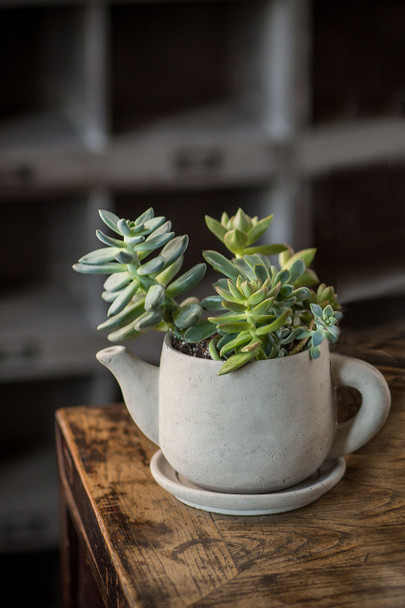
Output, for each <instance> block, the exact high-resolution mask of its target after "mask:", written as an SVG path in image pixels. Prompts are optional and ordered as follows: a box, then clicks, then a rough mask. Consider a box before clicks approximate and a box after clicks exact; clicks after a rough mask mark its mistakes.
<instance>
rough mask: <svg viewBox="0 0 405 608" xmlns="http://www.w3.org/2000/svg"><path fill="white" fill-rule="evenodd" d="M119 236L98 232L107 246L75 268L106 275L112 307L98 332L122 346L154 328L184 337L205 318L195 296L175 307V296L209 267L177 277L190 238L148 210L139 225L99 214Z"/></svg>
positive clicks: (107, 297) (108, 213)
mask: <svg viewBox="0 0 405 608" xmlns="http://www.w3.org/2000/svg"><path fill="white" fill-rule="evenodd" d="M99 214H100V217H101V219H102V221H103V222H104V224H106V226H107V227H108V228H110V230H112V231H113V232H114V233H115V237H112V236H109V235H106V234H104V233H103V232H102V231H101V230H97V232H96V236H97V238H98V239H99V240H100V241H101V242H102V243H103V244H104V245H106V246H105V247H102V248H101V249H97V250H95V251H92V252H91V253H88V254H87V255H85V256H83V257H82V258H80V260H79V261H78V263H77V264H74V265H73V269H74V270H76V271H77V272H80V273H84V274H108V275H110V276H109V277H108V278H107V280H106V281H105V283H104V292H103V293H102V297H103V299H104V300H105V301H106V302H108V303H109V304H110V306H109V309H108V313H107V316H108V318H107V320H106V321H104V322H103V323H101V324H100V325H99V326H98V328H97V329H98V330H99V331H106V332H110V333H109V335H108V339H109V340H111V341H113V342H120V341H123V340H129V339H133V338H137V337H138V336H140V335H142V334H143V333H145V332H146V331H148V330H150V329H155V330H159V331H165V332H166V331H169V332H170V333H172V334H173V335H175V336H176V337H179V338H181V337H182V336H183V334H184V333H185V331H186V330H187V329H188V328H190V327H192V326H193V325H195V324H196V323H197V322H198V321H199V320H200V318H201V313H202V308H201V306H200V304H199V302H198V299H196V298H192V299H190V298H188V299H187V300H185V301H184V302H182V303H180V304H179V303H177V301H176V300H175V298H176V297H177V296H179V295H181V294H182V293H184V292H186V291H188V290H189V289H192V288H193V287H194V286H195V285H197V284H198V283H199V281H200V280H201V279H202V278H203V276H204V274H205V272H206V264H204V263H201V264H197V265H195V266H193V267H192V268H191V269H190V270H188V271H187V272H185V273H183V274H181V275H180V276H178V277H177V278H175V277H176V275H177V274H178V273H179V272H180V270H181V268H182V265H183V257H184V256H183V254H184V252H185V250H186V249H187V246H188V236H187V235H183V236H175V233H174V232H172V230H171V222H170V221H166V218H165V217H163V216H159V217H155V214H154V210H153V209H152V208H150V209H147V210H146V211H145V212H144V213H142V214H141V215H140V216H139V217H138V218H137V219H136V220H135V221H130V220H126V219H123V218H119V217H118V216H117V215H115V214H114V213H112V212H111V211H103V210H100V211H99Z"/></svg>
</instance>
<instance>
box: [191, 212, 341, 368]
mask: <svg viewBox="0 0 405 608" xmlns="http://www.w3.org/2000/svg"><path fill="white" fill-rule="evenodd" d="M271 219H272V216H269V217H267V218H265V220H258V219H257V218H250V217H249V216H247V214H246V213H244V212H243V211H242V210H241V209H239V210H238V212H237V214H236V215H235V216H234V217H232V218H229V217H228V216H227V215H224V214H223V216H222V218H221V222H218V221H217V220H213V219H212V218H210V217H206V223H207V226H208V228H209V229H210V230H211V231H212V232H213V233H214V234H216V236H218V238H219V239H220V240H221V242H222V243H223V244H224V245H225V246H226V247H227V248H228V249H229V250H230V251H231V252H232V253H233V254H234V256H235V257H234V258H232V259H230V260H229V259H228V258H226V257H225V256H224V255H222V254H221V253H218V252H216V251H205V252H204V253H203V255H204V258H205V260H206V261H207V262H208V263H209V264H210V265H211V266H212V268H213V269H214V270H216V271H217V272H219V273H220V274H222V275H223V277H224V278H221V279H219V280H218V281H217V282H216V283H215V284H214V288H215V291H216V294H215V295H212V296H209V297H207V298H205V299H204V300H202V302H201V305H202V307H203V308H205V309H206V310H208V311H215V312H216V313H217V314H216V315H215V316H212V317H210V316H209V317H208V319H207V320H205V321H201V322H200V323H198V324H196V325H195V326H194V327H192V328H190V329H188V330H187V331H186V332H185V336H184V337H185V339H186V340H188V341H191V342H194V341H198V340H201V339H206V338H211V341H210V353H211V357H212V358H213V359H216V360H224V364H223V366H222V367H221V370H220V372H219V374H220V375H222V374H227V373H229V372H231V371H233V370H236V369H238V368H240V367H242V366H243V365H245V364H246V363H248V362H249V361H252V360H261V359H273V358H276V357H284V356H290V355H293V354H296V353H298V352H300V351H301V350H304V349H308V350H309V351H310V355H311V357H312V358H317V357H319V355H320V349H319V345H320V343H321V342H322V340H323V339H324V338H326V339H327V340H328V341H329V342H334V341H336V339H337V337H338V335H339V330H338V327H337V323H338V321H339V319H340V318H341V312H340V305H339V303H338V301H337V297H336V294H335V292H334V290H333V288H332V287H326V286H325V285H324V284H322V285H320V286H319V288H318V290H317V291H316V292H315V291H314V290H313V289H311V287H312V286H313V285H314V284H316V283H318V282H319V279H318V277H317V276H316V274H315V272H314V271H313V270H312V269H310V268H309V266H310V264H311V262H312V260H313V259H314V256H315V253H316V250H315V249H305V250H302V251H299V252H296V253H294V251H293V250H292V249H291V248H290V247H288V246H286V245H282V244H276V245H263V246H257V245H254V242H255V240H257V239H258V238H259V237H260V236H262V235H263V234H264V233H265V231H266V230H267V228H268V227H269V225H270V223H271ZM241 234H242V235H243V236H242V237H241V236H240V235H241ZM228 235H230V236H228ZM276 253H279V260H278V261H279V266H278V267H276V266H275V265H273V264H272V263H271V261H270V259H269V255H273V254H276ZM210 325H211V327H210Z"/></svg>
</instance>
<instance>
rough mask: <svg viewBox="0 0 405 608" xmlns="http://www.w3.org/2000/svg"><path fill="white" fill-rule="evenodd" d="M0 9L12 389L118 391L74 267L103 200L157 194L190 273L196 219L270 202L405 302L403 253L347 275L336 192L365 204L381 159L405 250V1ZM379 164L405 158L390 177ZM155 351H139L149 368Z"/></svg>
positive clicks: (132, 200) (5, 332)
mask: <svg viewBox="0 0 405 608" xmlns="http://www.w3.org/2000/svg"><path fill="white" fill-rule="evenodd" d="M380 14H381V15H380ZM0 16H1V18H0V53H1V55H2V57H3V58H4V57H6V58H7V61H4V60H3V66H2V68H3V79H4V80H3V82H2V95H1V99H0V193H1V198H0V218H1V220H2V227H3V233H4V234H3V247H4V253H5V255H4V254H3V261H2V262H1V263H0V268H1V283H0V293H1V296H2V297H1V303H0V327H1V332H0V391H3V394H4V395H7V394H9V395H10V394H11V397H10V398H12V392H11V393H10V392H9V389H10V387H13V386H16V385H17V384H18V383H20V384H21V385H22V386H24V385H26V387H27V398H28V395H29V394H33V395H34V394H35V391H34V392H32V386H33V385H34V384H35V383H37V385H39V384H41V383H43V382H47V381H50V382H52V383H54V382H56V383H57V382H60V383H61V385H62V384H63V385H64V386H66V382H67V383H69V381H70V382H71V386H72V391H73V388H75V391H76V388H78V387H79V390H78V391H76V392H74V393H72V395H73V394H74V396H75V399H78V400H80V401H81V402H82V403H91V402H97V401H101V400H102V401H103V402H106V401H108V400H109V398H110V396H111V398H113V397H114V395H115V382H114V381H113V380H112V379H110V376H109V374H108V372H107V371H106V370H104V368H101V366H100V365H99V364H98V363H97V362H96V360H95V358H94V353H95V352H96V351H97V350H98V349H99V348H101V347H102V346H105V345H106V341H105V339H104V337H103V336H99V335H97V334H96V332H95V329H94V328H95V326H96V325H97V323H98V322H99V321H101V320H102V319H103V318H104V314H105V312H104V307H103V304H102V303H101V302H100V297H99V294H100V285H101V282H102V281H101V280H100V279H98V278H94V280H93V279H90V278H89V277H81V276H79V275H75V273H73V272H72V271H71V264H72V263H73V262H74V261H76V259H77V258H78V257H80V256H81V255H82V254H83V253H85V252H87V251H89V250H91V249H92V248H95V247H96V246H97V241H96V239H95V237H94V236H93V235H94V232H95V229H96V228H97V227H99V226H100V222H99V221H98V216H97V212H96V211H97V209H98V208H109V209H111V210H115V211H116V212H117V213H118V214H119V215H121V216H127V217H135V216H136V215H137V214H138V213H140V212H141V211H142V210H143V209H144V208H145V207H146V206H149V205H151V204H152V205H153V206H154V207H155V210H156V212H157V213H160V214H164V215H166V216H167V217H169V218H170V219H172V221H173V225H174V229H175V230H176V232H177V233H178V234H182V233H188V234H189V235H190V247H189V258H188V263H189V264H190V266H191V265H192V264H193V263H196V262H198V261H200V259H201V258H200V250H201V226H202V221H203V216H204V214H205V213H209V214H211V215H214V216H215V215H218V214H219V213H220V211H222V209H227V210H228V212H231V213H232V212H234V211H235V210H236V209H237V208H238V207H239V206H242V207H244V208H245V209H246V210H247V211H248V212H251V213H252V214H255V213H257V214H259V215H264V214H268V213H274V214H275V221H274V224H273V225H272V229H273V234H272V238H274V239H275V240H277V241H285V242H289V243H290V244H292V245H293V246H294V247H295V248H300V247H306V246H309V245H312V244H315V245H317V246H318V247H319V249H320V250H322V251H323V252H324V253H325V252H326V259H327V260H328V266H327V267H326V268H322V267H321V268H320V270H322V271H325V273H326V277H325V280H331V281H335V280H337V285H338V288H339V289H341V293H340V295H341V297H342V299H344V300H346V301H347V300H350V299H351V298H355V299H358V298H362V297H368V296H371V295H373V294H377V295H378V293H379V290H380V291H381V289H383V291H384V293H387V292H392V293H394V292H395V293H398V292H400V293H405V286H404V285H403V281H402V279H403V273H404V269H403V263H401V261H400V260H399V263H398V264H397V267H396V269H395V271H394V270H393V271H392V273H391V275H389V276H387V273H386V272H385V274H384V271H381V272H382V274H384V277H385V278H384V283H383V284H382V283H381V282H380V283H379V284H378V286H376V280H377V283H378V276H379V275H377V276H376V274H375V273H374V272H373V270H374V267H373V268H372V269H371V275H372V276H371V277H368V276H367V272H364V263H363V262H362V261H361V259H362V258H361V252H360V253H359V252H358V251H357V252H356V253H355V254H353V255H356V256H357V259H360V264H359V266H358V267H356V265H355V264H352V263H351V260H348V259H347V257H344V256H343V255H340V253H339V252H340V248H341V247H342V243H343V242H345V238H344V233H345V231H346V230H347V228H346V226H345V222H344V221H343V220H342V218H341V220H340V222H334V221H333V217H334V213H335V209H336V208H337V207H338V205H340V202H339V200H337V194H335V193H338V192H341V193H342V195H344V196H345V197H346V199H345V200H346V201H347V202H346V203H345V204H346V207H344V206H343V207H340V208H341V209H344V212H345V213H349V212H350V209H352V210H353V209H354V207H355V206H356V204H357V202H358V203H359V209H362V210H363V211H362V213H364V212H366V213H367V209H368V211H370V207H368V208H367V201H366V199H367V197H368V196H369V194H370V191H369V190H368V189H367V188H366V187H365V188H364V189H363V190H362V189H361V188H360V189H359V188H357V189H356V188H354V189H353V183H354V182H355V181H356V176H357V177H358V179H359V180H360V182H361V183H365V182H366V181H368V179H369V177H370V176H372V175H373V174H374V173H375V171H376V167H377V168H379V169H378V171H379V172H380V173H379V174H381V175H385V177H384V180H385V181H384V184H385V188H386V189H387V191H388V192H391V191H393V190H394V191H396V192H397V196H396V197H395V196H394V197H393V200H394V199H395V200H394V202H393V206H392V208H390V213H391V214H394V215H395V214H397V217H399V219H400V222H399V224H398V227H397V234H396V237H397V239H398V242H400V241H401V238H402V242H403V236H404V223H405V220H404V219H403V217H402V215H401V212H399V211H398V210H399V209H400V208H401V202H400V201H401V196H400V193H401V192H402V191H403V192H404V194H405V185H404V178H402V177H401V170H402V169H403V164H404V157H405V118H404V109H405V95H404V90H405V84H404V80H403V59H405V42H404V40H405V36H404V34H405V32H404V31H403V29H404V28H403V26H402V24H403V23H404V22H405V7H403V6H402V5H401V3H398V2H395V1H393V0H387V2H386V3H384V9H383V10H382V8H381V3H379V2H376V1H375V2H371V3H367V4H366V5H364V7H362V6H361V3H357V5H356V6H353V3H351V2H349V1H348V0H342V1H341V2H339V3H334V4H333V6H331V5H330V3H325V2H322V1H321V0H312V1H310V0H193V1H191V0H189V1H188V0H160V1H155V0H148V1H147V0H139V1H137V0H131V1H129V0H127V1H125V2H124V1H121V0H58V1H56V0H0ZM365 17H367V19H365ZM359 31H361V35H362V37H363V38H364V37H365V39H367V44H365V45H364V48H365V49H367V50H366V51H363V50H362V49H363V45H362V47H361V48H360V46H359V44H358V32H359ZM378 49H379V50H378ZM365 53H367V55H365ZM364 70H365V71H366V75H367V79H366V81H365V84H363V88H362V85H361V82H360V81H361V75H362V73H363V72H364ZM387 97H388V98H389V101H388V102H387ZM387 161H388V163H390V164H391V165H392V164H395V166H396V167H399V169H398V171H397V172H396V173H395V176H394V177H393V178H392V175H390V174H388V175H387V173H386V172H384V171H385V169H384V166H385V163H386V162H387ZM353 172H354V173H353ZM402 172H403V170H402ZM388 173H389V172H388ZM351 175H353V180H354V181H351V179H352V178H351V177H350V176H351ZM380 196H381V197H383V196H384V193H383V192H380ZM357 199H358V201H357ZM374 200H375V203H374V204H375V205H378V198H375V199H374ZM327 210H329V211H327ZM350 213H351V212H350ZM398 213H399V215H398ZM353 217H354V220H353V221H355V222H356V221H360V219H361V214H360V215H356V213H354V214H353ZM401 222H402V223H401ZM367 227H368V231H369V233H370V232H373V230H378V222H377V223H374V224H373V222H369V223H368V224H367ZM314 229H315V230H314ZM353 230H354V229H353ZM353 230H352V232H350V234H351V239H352V240H353V234H354V233H355V231H354V232H353ZM342 233H343V236H342ZM210 239H211V237H210V235H209V234H208V231H207V233H206V234H205V235H204V247H207V248H209V247H210V246H212V247H214V246H216V244H215V241H214V240H210ZM360 242H363V244H364V246H367V247H369V246H370V244H369V242H368V241H367V239H363V241H362V240H361V239H360ZM383 247H385V250H384V253H385V254H386V253H387V250H389V251H390V252H391V253H390V255H391V256H392V257H398V256H397V255H396V254H397V250H396V249H395V248H394V249H392V247H391V246H390V244H389V243H388V242H386V243H385V244H383ZM390 247H391V249H390ZM330 252H332V253H331V254H330ZM333 252H335V253H333ZM336 252H337V253H336ZM329 254H330V255H329ZM339 264H340V265H341V267H342V266H343V265H344V272H343V274H345V272H346V270H347V269H348V267H350V268H351V269H353V270H354V277H353V278H354V283H353V281H352V282H351V284H350V285H348V282H347V280H342V276H341V275H342V272H340V273H339V268H338V266H339ZM328 274H329V276H328ZM359 276H361V277H362V281H361V282H360V281H359V280H358V277H359ZM343 279H345V276H344V277H343ZM353 284H354V285H355V286H356V290H357V291H354V290H353V289H354V288H353ZM159 345H160V338H159V337H156V338H155V339H154V340H152V344H151V341H150V339H149V338H148V340H146V341H142V340H141V341H140V342H138V344H136V345H134V346H133V347H132V348H133V349H134V350H135V352H138V353H139V354H142V355H143V356H144V357H146V358H147V359H148V360H150V361H153V362H157V360H158V353H159ZM64 383H65V384H64ZM48 399H49V400H50V401H51V409H52V407H53V408H55V407H59V406H62V405H67V403H66V402H63V403H62V402H61V401H62V400H61V396H60V394H56V393H55V394H53V396H49V398H48ZM70 401H72V399H70ZM32 407H33V408H38V409H39V408H41V407H43V404H41V403H39V402H37V401H35V402H34V400H33V402H32ZM7 415H8V414H7V411H6V410H5V413H4V414H3V416H7ZM16 441H17V440H16ZM10 446H11V444H10ZM10 449H11V447H10ZM0 527H1V522H0Z"/></svg>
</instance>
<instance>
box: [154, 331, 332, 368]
mask: <svg viewBox="0 0 405 608" xmlns="http://www.w3.org/2000/svg"><path fill="white" fill-rule="evenodd" d="M163 348H166V349H168V350H169V351H170V352H171V353H172V354H173V356H176V357H178V358H179V359H182V360H183V361H186V360H187V361H189V360H190V359H194V360H195V361H196V365H211V366H212V368H213V369H215V368H217V369H218V370H219V369H220V367H222V365H223V364H224V360H221V361H214V360H213V359H203V358H202V357H193V356H192V355H188V354H186V353H182V352H180V351H179V350H177V349H176V348H174V347H173V345H172V336H171V334H170V333H166V335H165V338H164V341H163ZM320 349H321V357H322V355H323V354H325V352H326V351H328V350H329V343H328V342H327V340H326V339H324V340H323V341H322V342H321V344H320ZM304 357H307V358H308V359H309V358H310V354H309V350H308V349H307V350H303V351H301V352H300V353H297V354H295V355H291V356H290V357H276V358H274V359H263V360H259V361H256V360H253V361H250V362H249V364H247V365H250V364H251V363H255V364H256V365H269V363H276V362H281V361H293V360H298V358H299V359H303V358H304ZM313 361H316V359H314V360H313ZM197 362H198V363H197ZM241 369H245V366H243V367H242V368H241ZM236 371H239V370H236ZM232 373H234V372H231V374H232Z"/></svg>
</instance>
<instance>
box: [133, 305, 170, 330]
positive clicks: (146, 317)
mask: <svg viewBox="0 0 405 608" xmlns="http://www.w3.org/2000/svg"><path fill="white" fill-rule="evenodd" d="M163 314H164V308H163V307H162V308H160V309H158V310H150V311H146V312H144V313H143V314H142V315H141V316H140V317H138V318H137V319H136V321H135V323H134V327H135V329H136V330H137V331H144V330H146V329H150V328H151V327H156V325H157V324H158V323H160V321H161V320H162V319H163Z"/></svg>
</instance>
